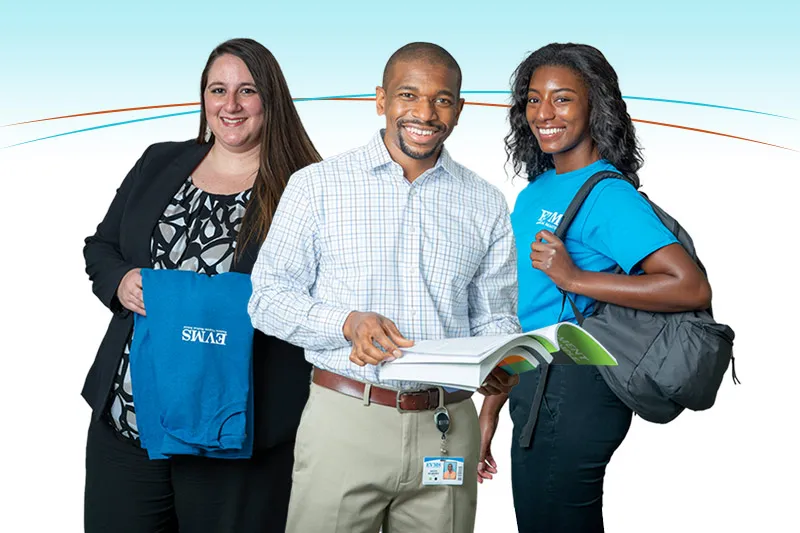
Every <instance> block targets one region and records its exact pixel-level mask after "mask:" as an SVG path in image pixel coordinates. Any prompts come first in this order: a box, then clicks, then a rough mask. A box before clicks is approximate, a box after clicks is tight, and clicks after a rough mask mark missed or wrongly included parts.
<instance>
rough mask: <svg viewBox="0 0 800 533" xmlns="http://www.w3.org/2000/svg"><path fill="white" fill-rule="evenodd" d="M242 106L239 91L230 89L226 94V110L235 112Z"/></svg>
mask: <svg viewBox="0 0 800 533" xmlns="http://www.w3.org/2000/svg"><path fill="white" fill-rule="evenodd" d="M240 107H241V104H240V103H239V92H238V91H228V93H227V94H226V95H225V105H224V109H225V111H227V112H228V113H235V112H237V111H239V109H240Z"/></svg>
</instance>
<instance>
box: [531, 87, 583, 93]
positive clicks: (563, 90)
mask: <svg viewBox="0 0 800 533" xmlns="http://www.w3.org/2000/svg"><path fill="white" fill-rule="evenodd" d="M528 92H529V93H538V92H539V91H537V90H536V89H533V88H531V87H528ZM553 92H554V93H561V92H569V93H573V94H578V91H576V90H574V89H570V88H568V87H561V88H558V89H556V90H554V91H553Z"/></svg>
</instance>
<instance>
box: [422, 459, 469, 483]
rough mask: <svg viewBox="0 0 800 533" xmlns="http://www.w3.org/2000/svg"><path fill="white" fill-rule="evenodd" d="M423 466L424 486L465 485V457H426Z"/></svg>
mask: <svg viewBox="0 0 800 533" xmlns="http://www.w3.org/2000/svg"><path fill="white" fill-rule="evenodd" d="M422 464H423V472H422V484H423V485H461V484H463V483H464V458H463V457H425V458H424V459H423V461H422Z"/></svg>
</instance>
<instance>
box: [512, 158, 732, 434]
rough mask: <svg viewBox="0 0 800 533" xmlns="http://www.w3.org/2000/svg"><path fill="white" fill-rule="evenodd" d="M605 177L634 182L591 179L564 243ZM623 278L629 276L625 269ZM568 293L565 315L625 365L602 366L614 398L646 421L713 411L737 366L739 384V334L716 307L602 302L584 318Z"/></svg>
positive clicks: (682, 234)
mask: <svg viewBox="0 0 800 533" xmlns="http://www.w3.org/2000/svg"><path fill="white" fill-rule="evenodd" d="M604 179H623V180H627V178H625V176H623V175H622V174H618V173H616V172H607V171H604V172H598V173H596V174H594V175H593V176H592V177H591V178H589V180H588V181H587V182H586V183H585V184H584V185H583V186H582V187H581V188H580V190H579V191H578V193H577V194H576V195H575V198H573V200H572V202H571V203H570V205H569V207H567V210H566V211H565V212H564V216H563V217H562V219H561V222H560V223H559V225H558V228H557V229H556V232H555V235H556V236H557V237H558V238H559V239H561V240H562V241H563V240H564V237H565V235H566V234H567V229H568V228H569V226H570V224H571V223H572V221H573V219H574V218H575V215H576V214H577V213H578V210H579V209H580V207H581V205H582V204H583V202H584V200H586V198H587V197H588V196H589V193H590V192H591V191H592V188H594V186H595V185H597V184H598V183H599V182H600V181H602V180H604ZM628 181H629V180H628ZM634 186H635V185H634ZM641 194H642V196H644V198H645V199H647V201H648V202H649V203H650V205H651V206H652V207H653V210H654V211H655V213H656V215H657V216H658V218H659V219H660V220H661V222H663V224H664V225H665V226H666V227H667V229H668V230H670V231H671V232H672V233H673V235H675V237H676V239H678V241H679V242H680V243H681V245H682V246H683V247H684V248H685V249H686V251H687V253H688V254H689V255H690V256H691V257H692V259H694V261H695V262H696V263H697V265H698V266H699V267H700V269H701V270H702V271H703V273H705V272H706V271H705V268H704V267H703V264H702V263H701V262H700V260H699V259H698V258H697V254H696V252H695V249H694V244H693V242H692V238H691V237H690V236H689V234H688V233H687V232H686V230H684V229H683V227H681V225H680V224H678V222H677V221H676V220H675V219H674V218H672V217H671V216H669V215H668V214H667V213H666V212H665V211H664V210H662V209H661V208H660V207H658V206H657V205H656V204H654V203H653V202H652V201H650V199H649V198H647V196H646V195H645V194H644V193H641ZM616 273H624V271H623V270H622V269H621V268H617V271H616ZM559 290H560V289H559ZM561 293H562V294H563V297H564V298H563V302H562V312H563V303H565V302H567V301H568V302H569V303H570V305H571V306H572V311H573V313H574V314H575V318H576V319H577V321H578V323H579V324H580V325H581V326H582V327H583V328H584V329H586V330H587V331H588V332H589V333H591V334H592V335H593V336H594V337H595V338H596V339H597V340H598V341H600V343H601V344H602V345H603V346H605V347H606V349H608V351H609V352H610V353H611V354H612V355H613V356H614V357H615V358H616V359H617V362H618V363H619V366H615V367H614V366H598V367H597V369H598V370H599V372H600V374H601V375H602V376H603V379H604V380H605V382H606V383H607V384H608V386H609V388H610V389H611V390H612V391H613V392H614V394H616V395H617V397H618V398H619V399H620V400H621V401H622V402H623V403H624V404H625V405H627V406H628V407H629V408H630V409H631V410H632V411H633V412H635V413H636V414H638V415H639V416H640V417H642V418H643V419H645V420H648V421H650V422H657V423H660V424H664V423H667V422H670V421H671V420H673V419H675V417H677V416H678V415H679V414H681V412H682V411H683V410H684V409H690V410H693V411H701V410H704V409H708V408H709V407H711V406H712V405H714V401H715V399H716V397H717V390H718V389H719V387H720V385H721V383H722V379H723V377H724V375H725V372H726V370H727V368H728V363H729V362H730V363H731V367H732V368H731V373H732V377H733V381H734V383H737V382H738V380H737V378H736V371H735V369H734V368H733V338H734V333H733V330H732V329H731V328H730V327H728V326H726V325H724V324H718V323H717V322H715V321H714V319H713V317H712V313H711V309H707V310H704V311H690V312H683V313H654V312H650V311H640V310H637V309H631V308H628V307H622V306H619V305H614V304H610V303H601V302H598V303H596V304H595V310H594V313H593V314H592V315H591V316H589V317H588V318H584V317H583V315H582V314H581V312H580V311H579V310H578V308H577V307H576V306H575V302H573V301H572V298H570V297H569V295H568V294H567V293H566V292H564V291H561ZM548 370H549V369H548V367H547V366H545V367H543V368H542V371H541V372H542V373H541V375H540V378H539V386H538V388H537V390H536V394H535V395H534V401H533V404H534V405H533V407H532V410H531V414H530V417H529V420H528V423H527V424H526V426H525V428H523V431H522V434H521V438H520V445H521V446H522V447H528V446H530V442H531V438H532V434H533V430H534V426H535V425H536V418H537V413H538V407H539V404H540V403H541V397H542V395H543V394H544V388H545V382H546V379H547V373H548Z"/></svg>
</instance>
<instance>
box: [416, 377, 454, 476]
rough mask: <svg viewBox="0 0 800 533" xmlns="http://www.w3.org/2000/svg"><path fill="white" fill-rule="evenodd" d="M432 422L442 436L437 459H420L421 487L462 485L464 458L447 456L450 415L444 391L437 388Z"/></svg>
mask: <svg viewBox="0 0 800 533" xmlns="http://www.w3.org/2000/svg"><path fill="white" fill-rule="evenodd" d="M433 422H434V423H435V424H436V429H438V430H439V431H440V432H441V434H442V440H441V447H440V448H439V451H440V452H441V456H439V457H423V458H422V462H423V463H422V464H423V466H422V484H423V485H462V484H463V483H464V458H463V457H450V456H448V454H447V432H448V431H449V430H450V413H449V412H448V411H447V407H445V406H444V389H443V388H441V387H439V406H438V407H437V408H436V409H435V410H434V411H433Z"/></svg>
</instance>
